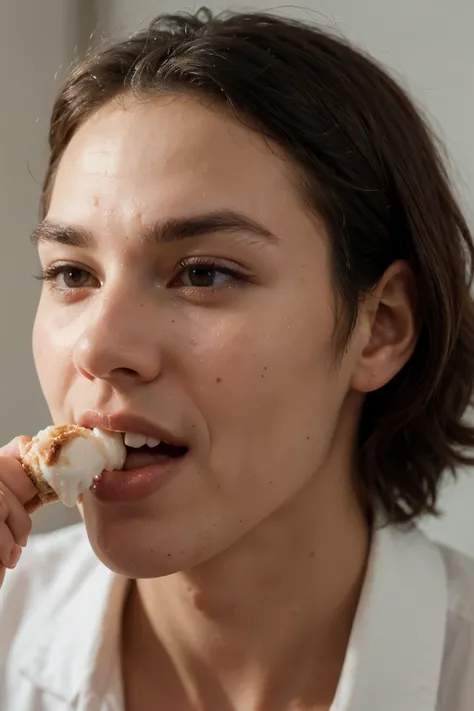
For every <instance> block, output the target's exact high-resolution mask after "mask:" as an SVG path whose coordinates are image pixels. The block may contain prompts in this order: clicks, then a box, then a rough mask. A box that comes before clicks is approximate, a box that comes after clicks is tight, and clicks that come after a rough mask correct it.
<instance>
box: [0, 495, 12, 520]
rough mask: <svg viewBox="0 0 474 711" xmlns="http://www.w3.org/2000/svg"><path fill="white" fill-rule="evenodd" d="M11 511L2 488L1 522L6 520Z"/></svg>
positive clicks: (0, 499) (0, 503)
mask: <svg viewBox="0 0 474 711" xmlns="http://www.w3.org/2000/svg"><path fill="white" fill-rule="evenodd" d="M9 513H10V509H9V508H8V504H7V500H6V498H5V494H4V493H3V491H2V490H1V489H0V523H5V522H6V520H7V518H8V514H9Z"/></svg>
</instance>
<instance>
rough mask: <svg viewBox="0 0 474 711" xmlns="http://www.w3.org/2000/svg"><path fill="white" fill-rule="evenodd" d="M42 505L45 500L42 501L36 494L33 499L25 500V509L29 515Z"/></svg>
mask: <svg viewBox="0 0 474 711" xmlns="http://www.w3.org/2000/svg"><path fill="white" fill-rule="evenodd" d="M44 505H45V502H44V501H42V500H41V499H40V497H39V496H38V495H36V496H35V497H34V498H33V499H31V501H27V502H26V504H25V511H26V512H27V513H29V514H30V515H31V514H32V513H34V512H35V511H38V509H40V508H41V507H42V506H44Z"/></svg>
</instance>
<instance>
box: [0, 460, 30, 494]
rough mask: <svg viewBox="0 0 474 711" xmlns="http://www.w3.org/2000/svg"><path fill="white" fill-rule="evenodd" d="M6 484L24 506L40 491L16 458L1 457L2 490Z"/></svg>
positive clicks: (0, 475) (0, 480) (0, 481)
mask: <svg viewBox="0 0 474 711" xmlns="http://www.w3.org/2000/svg"><path fill="white" fill-rule="evenodd" d="M2 484H4V485H5V486H6V487H7V488H8V489H10V491H11V492H12V493H13V494H14V495H15V496H16V497H17V499H19V501H20V502H21V503H22V504H26V502H27V501H31V499H33V498H34V497H35V496H36V495H37V493H38V491H37V490H36V487H35V485H34V484H33V482H32V481H31V479H30V477H29V476H28V474H27V473H26V472H25V470H24V469H23V467H22V466H21V464H20V462H19V461H18V460H17V459H15V458H14V457H6V456H0V488H1V485H2Z"/></svg>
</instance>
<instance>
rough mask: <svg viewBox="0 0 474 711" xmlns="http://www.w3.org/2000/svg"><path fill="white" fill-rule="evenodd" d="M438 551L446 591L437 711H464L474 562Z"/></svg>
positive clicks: (468, 693)
mask: <svg viewBox="0 0 474 711" xmlns="http://www.w3.org/2000/svg"><path fill="white" fill-rule="evenodd" d="M438 550H439V553H440V555H441V557H442V560H443V563H444V568H445V570H446V579H447V590H448V609H447V617H446V631H445V645H444V658H443V664H442V671H441V684H440V690H439V691H440V701H439V703H440V709H442V711H444V709H453V708H456V709H458V708H459V709H467V708H472V703H473V699H474V560H472V559H471V558H469V557H468V556H466V555H464V554H462V553H458V552H457V551H454V550H452V549H450V548H448V547H446V546H441V545H440V546H438ZM453 695H454V696H453ZM454 697H455V698H454ZM468 704H469V705H468Z"/></svg>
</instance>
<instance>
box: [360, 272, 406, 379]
mask: <svg viewBox="0 0 474 711" xmlns="http://www.w3.org/2000/svg"><path fill="white" fill-rule="evenodd" d="M417 301H418V300H417V293H416V285H415V279H414V276H413V273H412V271H411V268H410V266H409V265H408V263H407V262H403V261H398V262H394V263H393V264H391V265H390V267H389V268H388V269H387V271H386V272H385V274H384V275H383V277H382V279H381V280H380V281H379V282H378V284H377V286H376V287H375V289H373V291H372V292H371V293H370V294H369V295H368V296H367V297H365V298H364V299H363V301H362V302H361V305H360V307H359V317H358V321H357V325H356V331H357V341H358V343H359V344H360V345H359V351H360V352H359V356H358V358H357V362H356V364H355V367H354V370H353V375H352V380H351V386H352V388H353V389H354V390H356V391H358V392H361V393H368V392H371V391H373V390H377V389H378V388H381V387H382V386H383V385H385V384H386V383H388V382H389V381H390V380H391V379H392V378H393V377H394V376H395V375H396V374H397V373H398V372H399V371H400V370H401V369H402V368H403V366H404V365H405V364H406V363H407V362H408V360H409V359H410V357H411V355H412V354H413V351H414V350H415V346H416V341H417V336H418V318H417Z"/></svg>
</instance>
